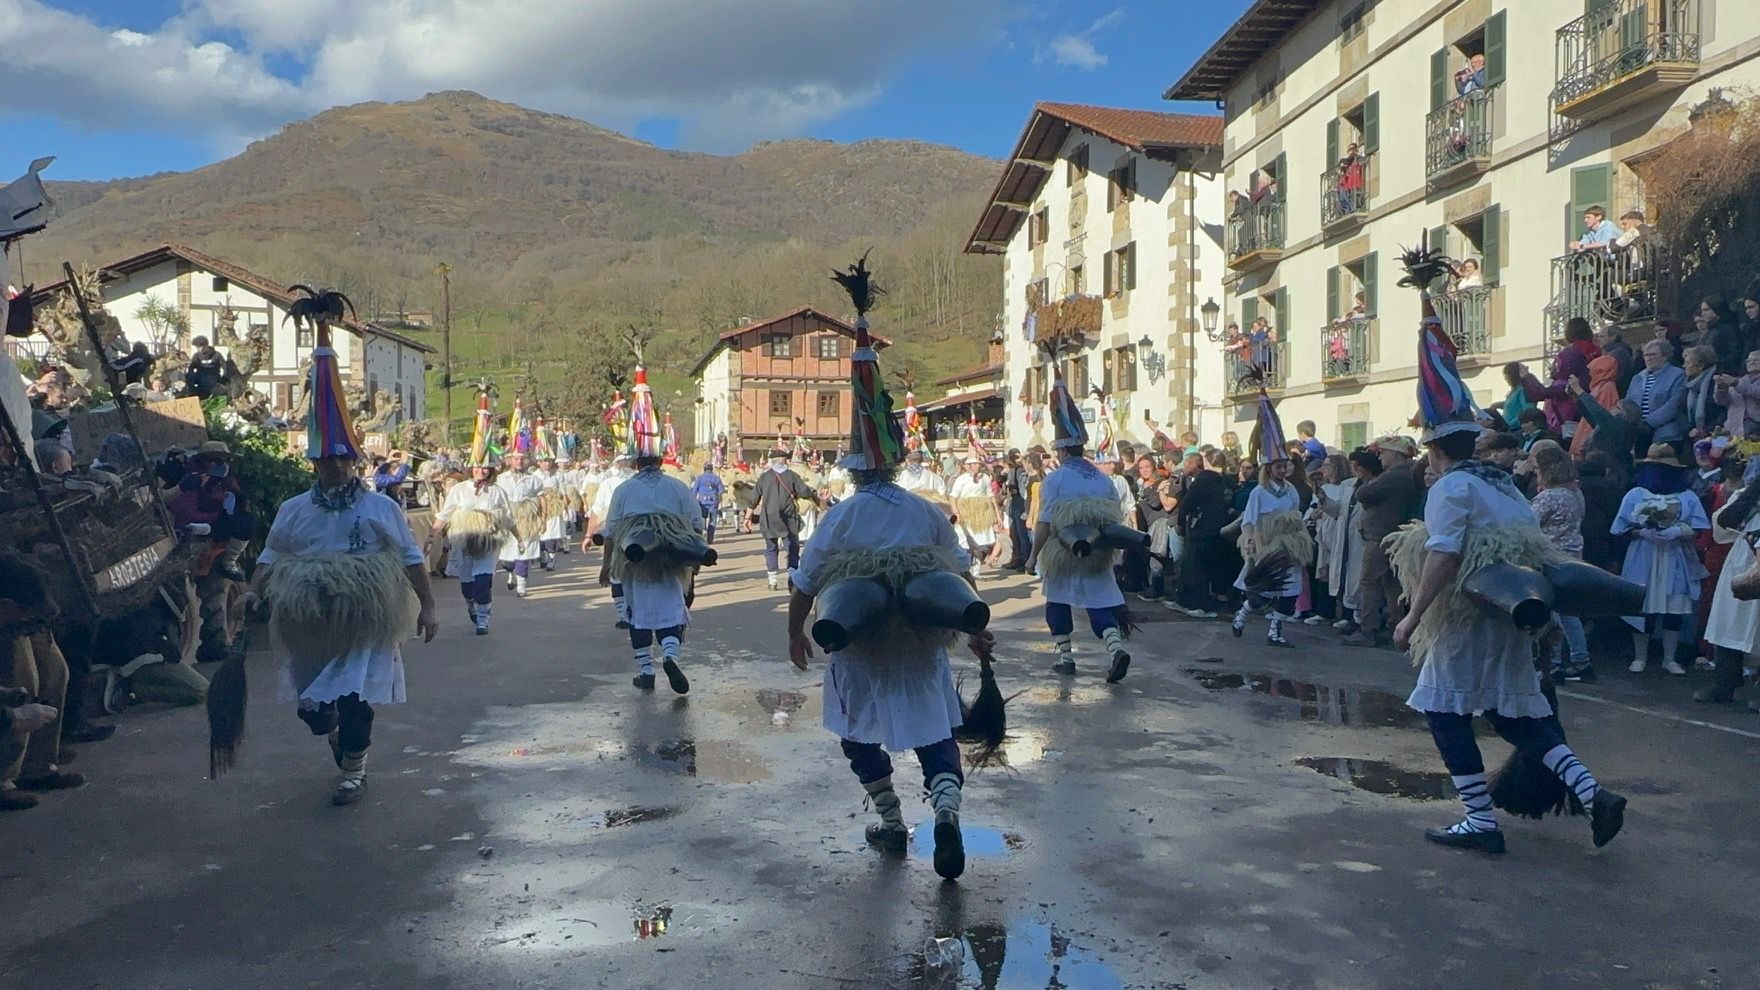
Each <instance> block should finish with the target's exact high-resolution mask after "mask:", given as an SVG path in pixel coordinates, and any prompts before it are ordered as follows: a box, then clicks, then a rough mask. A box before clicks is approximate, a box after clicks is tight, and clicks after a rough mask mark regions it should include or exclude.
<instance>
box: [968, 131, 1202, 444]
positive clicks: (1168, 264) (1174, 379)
mask: <svg viewBox="0 0 1760 990" xmlns="http://www.w3.org/2000/svg"><path fill="white" fill-rule="evenodd" d="M1082 145H1087V146H1088V174H1087V176H1086V177H1085V178H1084V179H1083V180H1081V189H1082V192H1083V193H1084V194H1085V197H1086V210H1085V212H1084V214H1083V217H1082V222H1081V230H1082V233H1080V234H1079V235H1077V236H1076V238H1074V239H1072V238H1071V220H1072V200H1074V198H1075V196H1074V193H1075V189H1074V188H1073V187H1072V186H1071V185H1070V184H1069V181H1068V179H1067V161H1068V156H1069V154H1070V153H1071V152H1072V151H1073V150H1074V149H1076V148H1078V147H1080V146H1082ZM1127 155H1128V156H1131V157H1134V159H1135V161H1136V168H1137V193H1136V195H1135V196H1134V197H1133V198H1132V199H1131V200H1130V202H1129V203H1128V204H1124V206H1123V208H1124V209H1126V210H1128V218H1129V232H1128V235H1127V234H1124V233H1122V232H1121V229H1120V227H1119V225H1118V223H1117V221H1116V219H1115V217H1114V215H1113V213H1111V212H1108V210H1107V209H1106V198H1107V187H1108V183H1109V179H1108V173H1109V172H1111V171H1112V170H1113V169H1114V168H1115V167H1116V166H1117V165H1118V164H1119V163H1120V161H1121V160H1122V159H1123V158H1124V157H1125V156H1127ZM1191 181H1195V182H1196V186H1197V189H1196V199H1195V204H1196V212H1197V219H1198V222H1199V224H1200V227H1201V229H1200V230H1199V231H1198V233H1197V236H1196V253H1195V255H1194V256H1193V259H1194V260H1193V264H1195V267H1196V270H1197V273H1198V278H1197V290H1196V296H1197V302H1198V303H1199V304H1201V303H1202V302H1203V300H1205V299H1207V298H1214V299H1216V300H1217V302H1218V303H1220V302H1221V301H1222V299H1223V288H1222V275H1223V272H1224V270H1225V266H1224V259H1223V254H1222V248H1221V246H1220V242H1219V240H1216V239H1213V237H1212V234H1214V236H1215V237H1217V238H1219V237H1220V234H1221V224H1222V212H1223V207H1222V192H1221V190H1222V188H1223V187H1222V183H1221V179H1220V177H1215V176H1206V175H1201V174H1199V175H1195V176H1194V175H1193V174H1192V173H1183V172H1176V170H1175V168H1174V166H1173V165H1171V164H1169V163H1167V162H1161V161H1155V160H1153V159H1150V158H1147V157H1145V156H1143V155H1140V154H1135V153H1134V152H1132V151H1131V150H1130V149H1128V148H1126V147H1124V146H1122V145H1119V144H1117V143H1115V142H1113V141H1110V140H1108V139H1106V138H1103V137H1100V136H1099V135H1096V134H1093V133H1090V132H1088V131H1084V130H1081V129H1079V128H1071V129H1070V133H1069V136H1068V137H1067V138H1066V139H1065V141H1064V144H1063V147H1062V148H1060V149H1059V151H1058V155H1057V165H1056V166H1055V167H1054V168H1053V169H1052V172H1051V174H1050V176H1049V178H1048V179H1047V180H1046V182H1045V184H1044V186H1043V187H1042V188H1041V189H1040V191H1039V194H1038V196H1037V197H1036V198H1035V200H1034V202H1033V204H1032V209H1033V210H1034V211H1037V210H1038V209H1040V208H1041V207H1047V208H1048V209H1049V211H1050V213H1049V216H1050V237H1049V240H1048V241H1047V242H1046V243H1045V244H1044V245H1043V246H1042V247H1041V248H1039V249H1038V251H1037V252H1035V251H1034V250H1033V249H1030V248H1029V247H1028V246H1027V235H1028V227H1029V223H1028V222H1027V221H1026V220H1025V219H1023V221H1022V223H1021V224H1020V227H1019V228H1018V229H1017V230H1016V231H1015V234H1014V236H1013V237H1012V238H1011V239H1010V240H1009V244H1008V249H1007V251H1006V253H1005V255H1004V273H1003V335H1004V339H1005V343H1004V349H1003V361H1004V364H1005V366H1006V372H1005V376H1004V384H1005V385H1006V387H1007V388H1008V389H1009V390H1010V394H1011V401H1010V402H1009V404H1008V413H1007V438H1008V439H1007V443H1008V445H1009V446H1010V447H1019V448H1023V449H1024V448H1026V447H1028V446H1030V445H1032V444H1036V443H1038V444H1049V443H1050V441H1051V439H1052V436H1051V426H1050V420H1049V419H1048V418H1046V417H1045V416H1044V408H1045V407H1044V406H1043V405H1042V404H1040V405H1035V406H1034V407H1033V408H1034V410H1036V412H1037V416H1036V419H1037V421H1036V422H1031V423H1030V422H1028V420H1027V417H1026V408H1027V407H1026V406H1025V405H1024V404H1023V403H1022V402H1021V401H1020V398H1021V397H1020V396H1019V394H1018V393H1019V391H1020V389H1021V386H1022V383H1023V381H1024V380H1025V376H1026V369H1027V368H1029V367H1032V366H1034V365H1035V364H1036V363H1037V361H1038V353H1037V349H1036V347H1035V345H1034V344H1033V342H1032V341H1031V340H1030V339H1029V338H1028V334H1027V331H1026V330H1025V329H1024V323H1025V320H1026V317H1027V301H1026V291H1027V287H1028V286H1029V285H1030V284H1032V283H1033V282H1035V281H1037V280H1038V279H1040V278H1045V277H1048V278H1049V279H1050V283H1051V295H1052V297H1054V298H1060V297H1062V296H1063V295H1064V293H1065V292H1066V291H1067V282H1066V278H1067V271H1068V269H1069V268H1070V267H1073V266H1074V265H1076V264H1080V265H1082V266H1083V268H1084V271H1085V286H1086V287H1085V290H1084V291H1085V292H1087V293H1089V294H1094V295H1099V294H1101V293H1102V292H1103V291H1104V288H1105V256H1106V254H1107V252H1109V251H1110V250H1112V249H1114V248H1116V247H1121V246H1123V244H1124V243H1127V242H1131V241H1134V242H1135V244H1136V246H1137V277H1136V288H1135V289H1132V290H1129V291H1127V292H1126V293H1124V296H1123V297H1122V298H1121V299H1120V300H1119V301H1118V302H1116V303H1115V302H1114V301H1111V300H1107V301H1103V302H1102V310H1103V315H1102V319H1101V330H1100V335H1099V338H1098V340H1097V341H1096V342H1095V343H1094V344H1092V345H1090V346H1089V347H1087V348H1086V349H1085V350H1084V352H1083V353H1084V354H1086V355H1087V357H1088V367H1089V377H1090V381H1091V382H1092V384H1094V385H1100V384H1101V383H1102V367H1103V360H1104V352H1105V351H1107V350H1109V349H1111V348H1115V347H1120V346H1125V345H1129V344H1136V343H1138V342H1139V341H1141V340H1142V338H1143V337H1145V336H1146V337H1148V338H1149V339H1150V340H1151V341H1152V342H1153V348H1152V350H1153V352H1155V353H1158V354H1160V355H1161V356H1163V357H1164V358H1165V360H1166V362H1167V370H1166V373H1165V374H1164V375H1163V376H1162V377H1161V378H1160V379H1159V380H1158V381H1154V382H1151V381H1150V380H1149V375H1148V373H1147V371H1146V370H1144V369H1143V368H1142V366H1141V365H1140V364H1139V368H1138V373H1137V388H1136V390H1135V391H1134V392H1132V393H1129V394H1126V393H1123V392H1119V393H1116V394H1115V398H1114V402H1115V406H1116V407H1118V408H1120V409H1122V420H1123V422H1122V423H1120V422H1119V421H1118V420H1119V416H1118V415H1115V419H1114V423H1115V426H1114V433H1115V435H1116V436H1117V437H1118V438H1119V439H1121V440H1132V441H1139V442H1140V441H1146V440H1147V439H1148V438H1149V437H1150V436H1151V435H1152V433H1151V431H1149V430H1148V429H1147V428H1146V427H1145V426H1144V424H1143V414H1144V413H1145V412H1147V413H1148V414H1149V415H1150V416H1151V417H1152V418H1154V419H1155V420H1156V421H1157V422H1158V423H1160V424H1162V428H1163V430H1165V431H1166V432H1167V433H1168V434H1169V435H1170V436H1173V437H1176V438H1177V436H1178V435H1179V433H1180V432H1182V431H1183V430H1184V429H1185V420H1184V413H1183V410H1184V408H1185V406H1186V404H1187V400H1188V397H1187V396H1186V395H1185V394H1184V386H1183V384H1182V383H1181V382H1180V381H1179V376H1178V374H1177V373H1176V368H1177V364H1178V361H1179V354H1178V351H1177V348H1178V347H1181V346H1184V344H1185V343H1186V341H1182V340H1179V339H1178V338H1179V337H1180V336H1181V335H1183V332H1184V331H1183V330H1181V329H1180V324H1179V322H1178V321H1182V320H1185V319H1186V318H1187V316H1188V313H1187V312H1185V310H1184V307H1180V308H1179V309H1178V310H1177V311H1176V310H1175V308H1174V307H1175V303H1176V300H1175V298H1174V296H1173V280H1172V275H1171V274H1170V272H1171V270H1172V268H1173V266H1174V265H1175V264H1176V263H1178V260H1177V257H1176V250H1177V251H1180V252H1189V251H1190V248H1191V245H1190V244H1189V243H1187V242H1186V240H1185V238H1184V236H1183V235H1181V237H1180V238H1179V240H1180V241H1181V243H1180V244H1179V245H1177V246H1176V245H1175V244H1173V243H1171V242H1172V240H1173V239H1174V229H1175V228H1174V221H1173V219H1172V218H1171V217H1170V214H1171V213H1175V212H1183V211H1184V210H1186V209H1187V206H1186V205H1185V204H1184V203H1181V202H1178V201H1177V200H1176V195H1175V185H1176V184H1178V185H1184V184H1186V183H1187V182H1191ZM1035 253H1037V254H1039V255H1040V256H1041V257H1042V258H1043V262H1042V263H1041V264H1037V265H1036V264H1035V260H1034V256H1035ZM1189 315H1190V317H1191V318H1192V319H1193V320H1197V319H1198V313H1197V312H1196V311H1195V309H1194V310H1193V311H1192V312H1191V313H1190V314H1189ZM1141 354H1142V352H1141V351H1139V356H1141ZM1195 354H1196V369H1195V374H1196V377H1195V389H1194V391H1195V399H1196V403H1195V406H1196V410H1197V412H1196V419H1197V421H1198V423H1199V424H1200V429H1202V428H1203V427H1202V424H1203V423H1204V422H1205V421H1207V420H1212V419H1216V418H1217V417H1219V416H1220V409H1221V403H1222V397H1223V391H1222V388H1221V375H1222V359H1221V356H1220V353H1219V352H1213V349H1212V348H1210V347H1209V346H1208V344H1207V342H1205V341H1204V339H1203V335H1202V333H1201V332H1200V333H1199V334H1198V348H1197V350H1196V352H1195ZM1078 398H1079V399H1080V400H1081V402H1082V405H1083V407H1084V408H1086V409H1090V410H1093V411H1095V412H1097V411H1098V403H1097V402H1096V401H1094V400H1090V399H1088V398H1087V397H1085V396H1084V397H1078ZM1176 415H1177V418H1176ZM1089 429H1090V434H1092V433H1093V431H1094V429H1095V427H1094V426H1093V425H1092V424H1090V427H1089Z"/></svg>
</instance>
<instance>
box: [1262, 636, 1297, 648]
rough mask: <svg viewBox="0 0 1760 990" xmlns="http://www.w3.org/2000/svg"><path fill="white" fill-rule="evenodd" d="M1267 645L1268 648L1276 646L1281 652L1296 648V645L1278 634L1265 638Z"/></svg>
mask: <svg viewBox="0 0 1760 990" xmlns="http://www.w3.org/2000/svg"><path fill="white" fill-rule="evenodd" d="M1265 645H1266V646H1275V647H1277V648H1278V649H1280V650H1293V649H1295V648H1296V647H1295V644H1294V643H1291V642H1290V641H1289V640H1287V639H1284V638H1283V637H1282V636H1280V635H1277V634H1273V635H1270V636H1266V637H1265Z"/></svg>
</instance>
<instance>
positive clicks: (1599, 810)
mask: <svg viewBox="0 0 1760 990" xmlns="http://www.w3.org/2000/svg"><path fill="white" fill-rule="evenodd" d="M19 786H20V787H23V786H24V782H23V781H20V782H19ZM1625 824H1626V799H1625V798H1623V797H1621V796H1619V795H1618V794H1615V793H1614V792H1612V791H1610V790H1608V789H1607V788H1605V787H1603V788H1601V789H1600V790H1598V791H1596V792H1595V800H1594V801H1593V802H1591V803H1590V805H1589V830H1590V831H1591V832H1593V833H1594V835H1595V848H1597V849H1600V848H1601V847H1602V846H1605V845H1607V844H1608V843H1609V842H1612V841H1613V837H1614V836H1616V835H1618V834H1619V830H1620V829H1621V828H1623V827H1625Z"/></svg>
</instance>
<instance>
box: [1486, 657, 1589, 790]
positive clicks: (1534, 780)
mask: <svg viewBox="0 0 1760 990" xmlns="http://www.w3.org/2000/svg"><path fill="white" fill-rule="evenodd" d="M1540 691H1541V693H1543V694H1545V695H1546V700H1547V701H1549V702H1551V703H1552V714H1551V715H1549V716H1547V720H1548V721H1550V722H1551V723H1552V725H1553V728H1555V729H1557V730H1558V734H1559V737H1560V738H1563V736H1564V724H1563V723H1562V722H1560V721H1559V718H1558V692H1557V691H1556V690H1555V689H1554V688H1553V686H1552V681H1551V680H1550V679H1549V680H1546V681H1544V682H1542V683H1541V685H1540ZM1486 784H1487V787H1488V789H1489V790H1490V792H1491V803H1492V804H1494V805H1496V806H1497V807H1498V808H1499V809H1500V810H1503V811H1507V812H1509V813H1510V814H1512V815H1516V816H1518V817H1521V818H1532V819H1534V820H1535V821H1539V820H1540V819H1542V818H1545V817H1546V816H1547V815H1549V814H1552V815H1564V814H1570V815H1581V814H1583V813H1584V812H1583V802H1582V801H1580V800H1578V799H1577V794H1576V792H1575V791H1573V790H1571V789H1570V788H1568V787H1566V786H1564V781H1562V780H1559V779H1558V775H1557V774H1555V773H1553V772H1552V771H1551V770H1548V769H1547V768H1546V764H1544V763H1542V762H1540V757H1538V756H1535V755H1531V754H1528V753H1524V752H1522V751H1521V750H1519V749H1518V750H1516V751H1515V752H1513V753H1511V754H1509V759H1507V760H1504V761H1503V766H1501V767H1498V768H1497V770H1496V772H1494V773H1492V774H1491V776H1490V778H1489V779H1488V780H1487V781H1486Z"/></svg>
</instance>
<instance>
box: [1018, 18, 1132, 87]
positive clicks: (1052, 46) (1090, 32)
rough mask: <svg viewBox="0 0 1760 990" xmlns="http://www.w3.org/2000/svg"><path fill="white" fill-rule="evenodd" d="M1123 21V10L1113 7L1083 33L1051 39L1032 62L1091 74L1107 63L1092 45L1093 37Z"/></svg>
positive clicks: (1103, 54) (1098, 50)
mask: <svg viewBox="0 0 1760 990" xmlns="http://www.w3.org/2000/svg"><path fill="white" fill-rule="evenodd" d="M1123 20H1124V8H1123V7H1115V8H1113V9H1112V10H1110V11H1108V12H1107V13H1105V14H1103V15H1101V16H1100V18H1099V19H1098V20H1096V21H1095V22H1094V23H1092V24H1090V25H1088V27H1087V30H1085V31H1081V32H1077V33H1073V34H1060V35H1058V36H1057V37H1055V38H1052V39H1051V41H1050V42H1049V43H1048V44H1047V45H1046V46H1045V49H1044V51H1042V52H1039V53H1038V54H1037V55H1035V56H1034V58H1033V61H1034V62H1038V63H1043V62H1045V61H1047V60H1049V61H1051V62H1053V63H1055V64H1057V65H1061V66H1063V67H1065V68H1071V69H1080V70H1082V71H1083V72H1093V71H1094V70H1095V69H1098V68H1100V67H1101V66H1103V65H1105V64H1106V61H1107V59H1106V55H1105V53H1103V52H1101V51H1100V49H1099V48H1098V47H1097V46H1096V45H1095V44H1094V36H1095V35H1097V34H1099V33H1101V32H1102V31H1106V30H1109V29H1111V28H1115V27H1117V26H1118V25H1119V23H1120V22H1122V21H1123Z"/></svg>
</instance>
